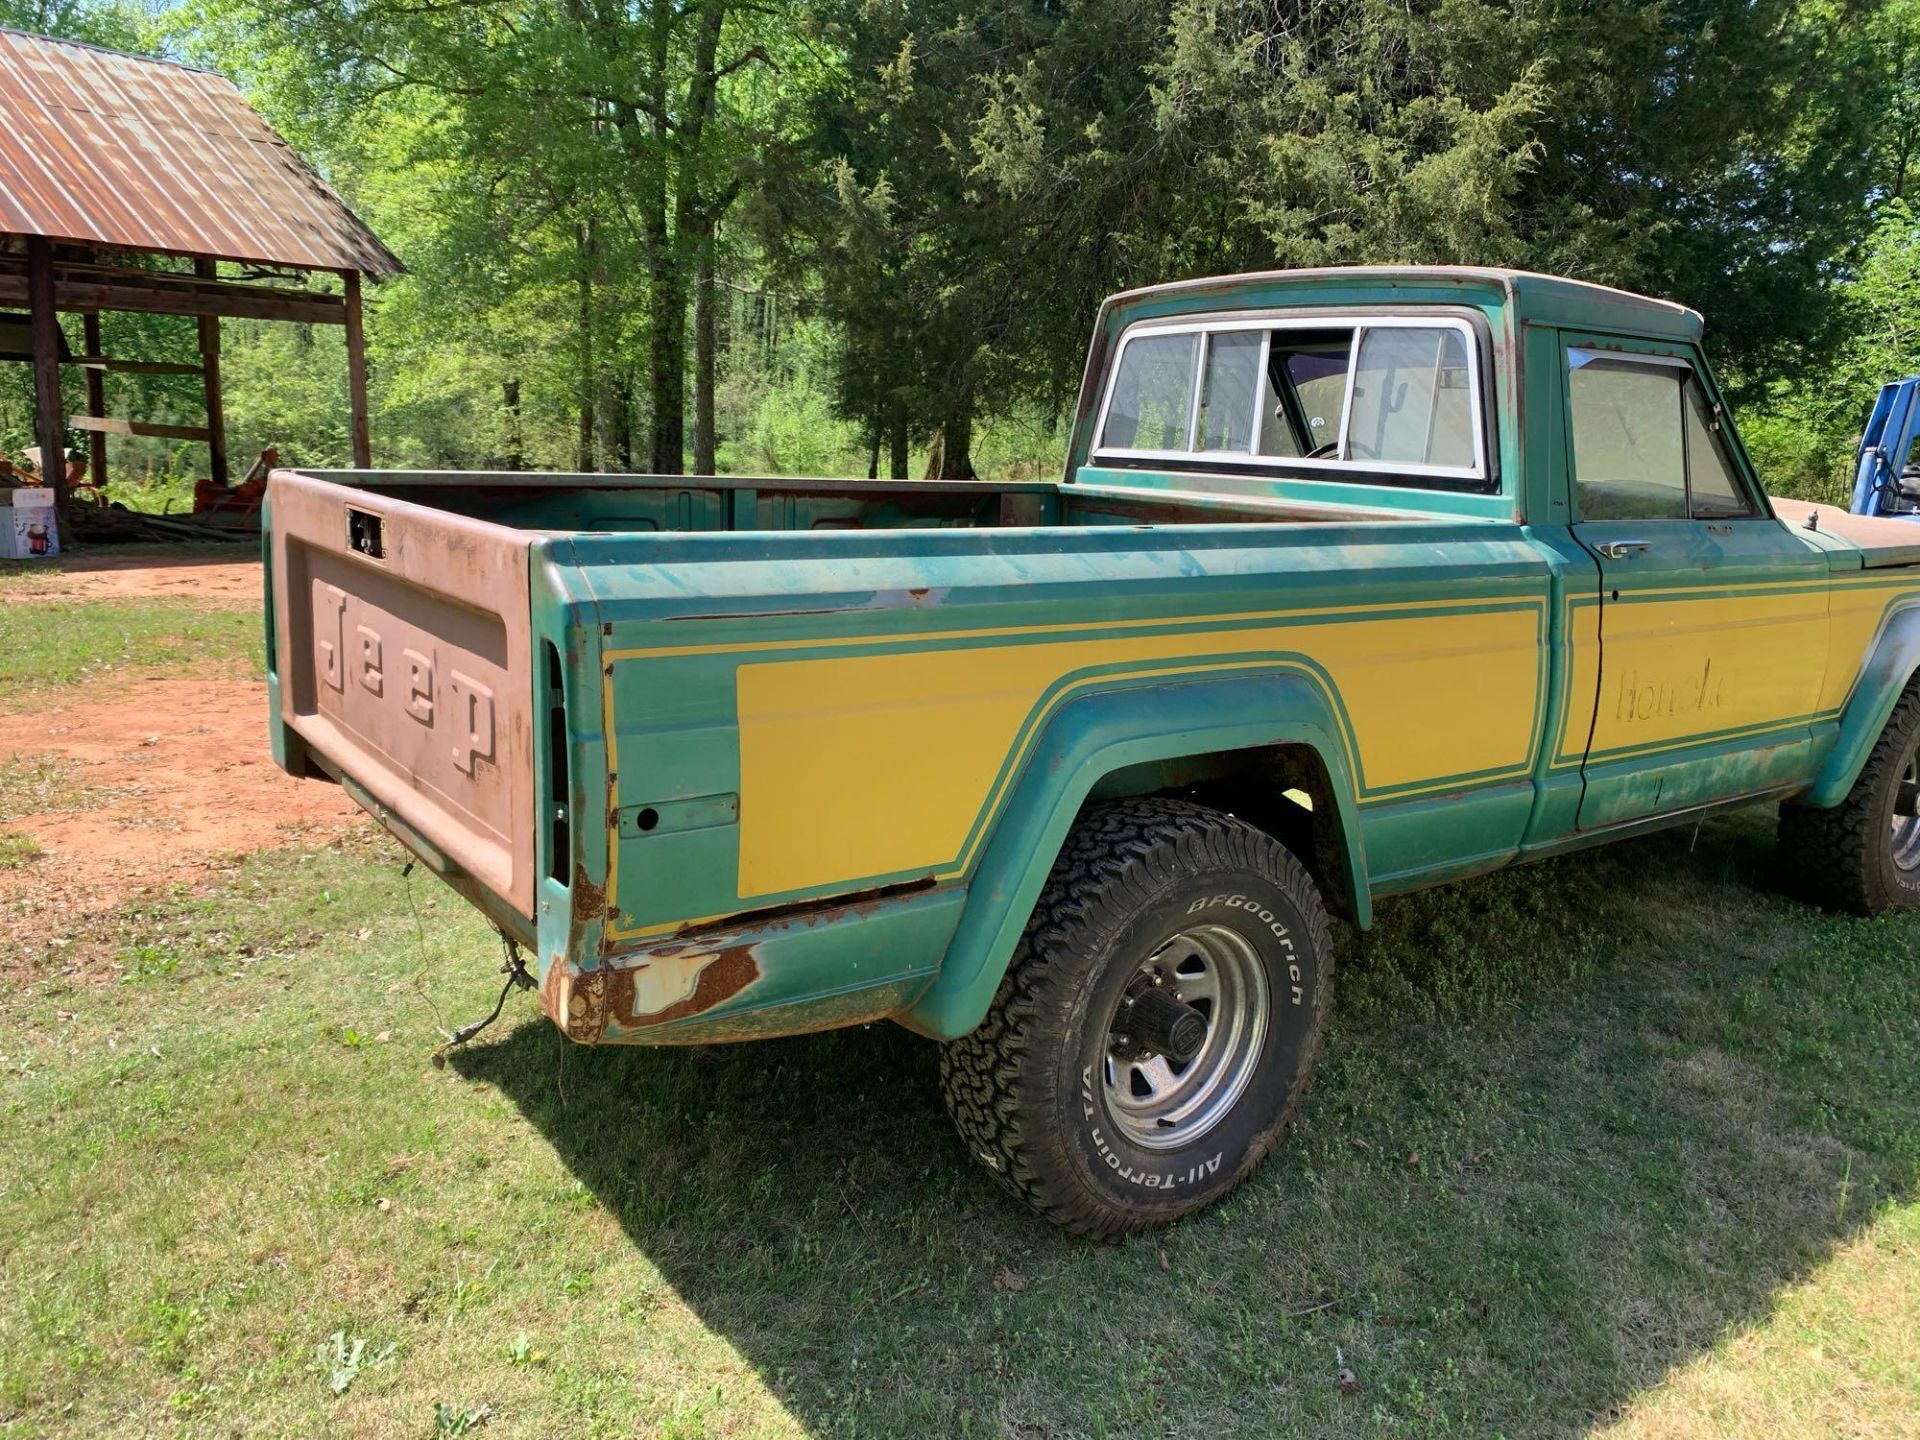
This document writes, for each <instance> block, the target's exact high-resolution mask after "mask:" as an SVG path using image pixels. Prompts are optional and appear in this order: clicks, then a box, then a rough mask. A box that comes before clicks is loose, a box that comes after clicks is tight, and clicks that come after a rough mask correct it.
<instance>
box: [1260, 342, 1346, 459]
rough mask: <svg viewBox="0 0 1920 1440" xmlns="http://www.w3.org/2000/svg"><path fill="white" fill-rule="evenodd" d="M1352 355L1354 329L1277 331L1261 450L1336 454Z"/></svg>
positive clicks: (1265, 389)
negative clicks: (1341, 411)
mask: <svg viewBox="0 0 1920 1440" xmlns="http://www.w3.org/2000/svg"><path fill="white" fill-rule="evenodd" d="M1352 358H1353V331H1351V330H1275V331H1273V332H1272V334H1271V335H1270V337H1269V339H1268V343H1267V373H1266V377H1265V383H1264V384H1263V386H1262V388H1261V400H1260V434H1259V437H1258V439H1259V446H1260V448H1259V451H1258V453H1259V454H1261V455H1286V456H1299V455H1313V454H1314V453H1315V452H1320V458H1322V459H1330V458H1331V457H1332V455H1333V451H1334V448H1335V446H1336V444H1337V442H1338V440H1339V438H1340V410H1341V407H1342V406H1344V405H1345V404H1346V400H1347V365H1348V363H1349V362H1350V361H1351V360H1352Z"/></svg>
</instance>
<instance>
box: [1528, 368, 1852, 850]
mask: <svg viewBox="0 0 1920 1440" xmlns="http://www.w3.org/2000/svg"><path fill="white" fill-rule="evenodd" d="M1565 357H1566V377H1567V419H1568V427H1569V428H1568V434H1569V436H1570V437H1571V442H1572V443H1571V446H1570V451H1571V463H1572V468H1573V493H1574V512H1575V524H1574V527H1573V533H1574V536H1575V538H1576V539H1578V540H1579V541H1580V543H1581V544H1582V545H1583V546H1584V547H1585V548H1586V549H1587V550H1588V551H1589V552H1590V553H1591V554H1592V555H1593V556H1594V558H1595V560H1596V562H1597V563H1598V565H1599V568H1600V682H1599V693H1598V695H1597V697H1596V703H1595V707H1594V716H1593V729H1592V734H1591V737H1590V739H1589V742H1588V747H1587V756H1586V762H1585V764H1584V766H1583V767H1582V777H1583V780H1584V789H1583V793H1582V796H1581V802H1580V820H1579V824H1580V827H1581V828H1582V829H1595V828H1599V827H1604V826H1608V825H1616V824H1623V823H1627V822H1631V821H1633V820H1637V819H1642V818H1645V817H1648V816H1654V815H1663V814H1671V813H1673V812H1675V811H1683V810H1686V809H1689V808H1691V807H1694V806H1698V805H1705V804H1710V803H1713V802H1715V801H1719V800H1727V799H1732V798H1735V797H1738V796H1741V795H1748V794H1757V793H1760V792H1763V791H1766V790H1768V789H1770V788H1772V787H1774V786H1776V785H1780V784H1783V783H1786V782H1787V781H1789V780H1790V779H1792V778H1793V777H1794V776H1796V775H1798V774H1799V773H1801V771H1802V770H1803V768H1804V766H1805V763H1806V760H1807V754H1808V751H1809V749H1810V747H1811V745H1812V738H1811V729H1810V727H1811V723H1812V715H1813V711H1814V710H1815V708H1816V707H1817V705H1818V703H1819V694H1820V688H1821V682H1822V679H1823V676H1824V672H1825V667H1826V660H1827V597H1828V570H1827V561H1826V557H1825V555H1824V553H1823V552H1822V551H1821V550H1819V549H1818V548H1817V546H1816V545H1815V543H1814V542H1813V541H1811V540H1809V539H1807V538H1805V537H1803V536H1801V535H1800V534H1798V533H1796V532H1795V531H1794V530H1793V529H1791V528H1790V527H1788V526H1787V525H1785V524H1783V523H1782V522H1781V521H1779V520H1776V519H1774V518H1773V516H1772V515H1771V513H1770V512H1769V508H1768V506H1767V504H1766V501H1765V498H1764V496H1763V495H1762V494H1761V492H1760V491H1759V489H1758V487H1757V486H1756V485H1755V484H1754V483H1753V481H1752V478H1751V476H1750V475H1748V474H1747V473H1746V472H1745V469H1744V467H1743V466H1742V465H1741V464H1740V463H1739V462H1738V459H1737V457H1736V455H1735V453H1734V451H1733V447H1732V446H1731V445H1730V444H1729V443H1728V439H1727V436H1726V433H1725V430H1724V428H1723V426H1722V424H1721V420H1720V410H1719V406H1718V402H1717V401H1716V399H1715V398H1714V396H1713V393H1712V391H1711V390H1710V388H1709V381H1708V379H1707V377H1706V375H1705V374H1704V372H1703V370H1702V369H1700V368H1697V362H1696V360H1695V357H1693V356H1692V355H1690V354H1687V353H1684V352H1683V351H1682V350H1681V349H1680V348H1678V347H1676V348H1673V349H1662V348H1658V347H1654V346H1649V345H1641V344H1632V343H1629V342H1622V341H1617V340H1608V341H1599V340H1591V341H1589V340H1585V339H1584V338H1581V337H1573V338H1572V340H1571V343H1568V344H1566V346H1565Z"/></svg>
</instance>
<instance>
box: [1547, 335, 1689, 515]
mask: <svg viewBox="0 0 1920 1440" xmlns="http://www.w3.org/2000/svg"><path fill="white" fill-rule="evenodd" d="M1567 364H1568V374H1567V392H1568V403H1569V408H1570V410H1571V411H1572V416H1573V476H1574V483H1575V487H1576V488H1577V490H1578V491H1579V495H1578V499H1579V503H1580V518H1581V519H1582V520H1684V519H1686V518H1687V466H1686V442H1685V440H1684V438H1683V433H1682V419H1681V395H1680V392H1681V388H1682V386H1681V382H1682V381H1683V380H1685V378H1686V375H1687V372H1686V371H1685V370H1683V369H1680V368H1679V367H1677V366H1672V365H1659V364H1646V363H1639V362H1635V361H1632V360H1624V359H1620V358H1618V357H1616V356H1613V355H1607V354H1601V353H1599V352H1597V351H1592V350H1578V349H1570V350H1568V352H1567Z"/></svg>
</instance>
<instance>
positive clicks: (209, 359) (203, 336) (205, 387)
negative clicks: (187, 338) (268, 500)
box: [193, 259, 227, 485]
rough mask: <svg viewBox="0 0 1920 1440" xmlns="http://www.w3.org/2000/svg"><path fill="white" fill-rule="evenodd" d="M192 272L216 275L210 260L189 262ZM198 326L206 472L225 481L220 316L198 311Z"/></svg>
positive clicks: (209, 277)
mask: <svg viewBox="0 0 1920 1440" xmlns="http://www.w3.org/2000/svg"><path fill="white" fill-rule="evenodd" d="M193 273H194V274H196V275H198V276H199V277H200V278H201V279H203V280H213V279H217V278H218V276H219V273H220V272H219V269H218V267H216V266H215V264H214V262H213V261H211V260H207V259H199V260H195V261H194V262H193ZM196 323H197V324H198V325H199V327H200V367H201V373H200V388H201V392H202V393H203V394H204V395H205V396H206V400H207V473H208V474H209V475H210V476H212V477H213V483H214V484H216V485H225V484H226V483H227V412H226V407H225V405H224V403H223V402H222V400H221V398H220V317H219V316H217V315H202V316H201V317H200V319H199V320H198V321H197V322H196Z"/></svg>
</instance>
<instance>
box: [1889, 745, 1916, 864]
mask: <svg viewBox="0 0 1920 1440" xmlns="http://www.w3.org/2000/svg"><path fill="white" fill-rule="evenodd" d="M1903 795H1904V796H1906V797H1908V798H1907V799H1906V800H1905V801H1904V802H1903V801H1902V799H1901V796H1903ZM1916 795H1920V750H1916V751H1915V752H1914V753H1913V754H1912V755H1910V756H1908V757H1907V768H1906V769H1905V770H1903V771H1901V773H1900V787H1899V789H1898V790H1896V791H1895V792H1894V799H1893V863H1894V864H1895V865H1897V866H1899V867H1900V868H1901V869H1902V870H1915V869H1920V815H1916V814H1914V813H1912V812H1913V811H1914V810H1915V809H1916V808H1920V807H1917V806H1916V805H1915V803H1914V798H1913V797H1915V796H1916ZM1902 803H1905V804H1906V806H1907V809H1908V812H1909V813H1907V814H1902V813H1901V811H1900V807H1901V805H1902Z"/></svg>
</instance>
